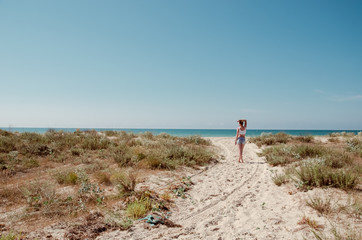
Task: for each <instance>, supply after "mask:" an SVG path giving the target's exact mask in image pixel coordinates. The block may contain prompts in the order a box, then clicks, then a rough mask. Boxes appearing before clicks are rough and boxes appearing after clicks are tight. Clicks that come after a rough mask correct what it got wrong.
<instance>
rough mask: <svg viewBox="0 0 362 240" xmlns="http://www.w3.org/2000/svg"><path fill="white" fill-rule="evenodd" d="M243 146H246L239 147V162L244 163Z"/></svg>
mask: <svg viewBox="0 0 362 240" xmlns="http://www.w3.org/2000/svg"><path fill="white" fill-rule="evenodd" d="M243 145H244V144H238V146H239V162H242V161H243ZM240 160H241V161H240Z"/></svg>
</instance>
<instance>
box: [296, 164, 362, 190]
mask: <svg viewBox="0 0 362 240" xmlns="http://www.w3.org/2000/svg"><path fill="white" fill-rule="evenodd" d="M295 173H296V176H297V179H298V182H299V183H300V184H301V185H302V187H323V186H331V187H336V188H342V189H352V188H354V187H355V186H356V185H357V183H358V177H357V176H356V175H355V174H354V173H353V172H352V171H351V170H335V169H332V168H330V167H328V166H325V165H324V164H323V163H320V162H312V161H309V162H307V163H304V164H302V165H301V166H300V167H299V169H296V170H295Z"/></svg>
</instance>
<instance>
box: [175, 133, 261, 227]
mask: <svg viewBox="0 0 362 240" xmlns="http://www.w3.org/2000/svg"><path fill="white" fill-rule="evenodd" d="M221 140H222V139H221ZM221 140H218V141H215V143H216V144H217V145H219V146H221V147H222V148H223V149H224V150H225V151H226V153H227V157H226V164H228V165H232V164H230V163H233V161H234V160H233V159H232V154H231V151H230V150H229V149H228V148H227V147H226V146H225V145H224V144H223V143H222V142H221ZM249 154H250V153H249ZM244 164H245V163H244ZM253 165H256V167H254V168H253V170H252V172H251V173H249V174H248V177H247V179H245V180H244V181H243V182H242V183H241V184H238V185H236V186H235V185H234V186H233V189H232V190H231V192H229V193H225V192H220V195H221V194H223V196H221V197H220V198H218V199H216V200H215V201H213V202H212V203H211V204H208V205H206V206H204V207H203V208H201V209H199V210H197V211H196V212H192V213H190V214H189V215H187V216H185V217H181V218H179V219H177V220H178V221H185V220H188V219H193V218H195V217H198V216H199V215H202V214H204V213H207V212H210V211H212V210H213V209H215V210H216V211H219V210H220V209H219V208H218V205H223V204H225V202H226V201H227V200H228V198H230V197H231V196H233V195H234V194H235V193H239V194H240V196H239V197H238V200H240V201H241V200H243V199H244V198H245V197H247V196H249V195H250V192H251V189H253V187H254V186H255V185H256V184H257V183H258V182H259V180H260V179H261V178H262V176H263V175H264V173H265V172H266V167H265V166H263V165H262V164H253ZM261 165H262V166H263V167H262V168H263V169H262V171H259V168H261V167H260V166H261ZM232 169H234V171H238V170H235V167H232ZM215 182H216V183H217V182H218V181H217V180H216V181H215ZM250 182H253V183H252V184H251V185H248V184H249V183H250Z"/></svg>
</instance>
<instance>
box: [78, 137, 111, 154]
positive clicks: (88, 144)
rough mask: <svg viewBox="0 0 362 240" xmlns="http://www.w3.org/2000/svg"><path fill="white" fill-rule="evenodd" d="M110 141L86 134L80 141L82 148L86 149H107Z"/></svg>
mask: <svg viewBox="0 0 362 240" xmlns="http://www.w3.org/2000/svg"><path fill="white" fill-rule="evenodd" d="M110 143H111V142H110V141H109V140H108V139H106V138H102V137H99V136H97V135H96V136H92V135H89V136H87V137H86V138H85V139H84V140H83V143H82V148H83V149H86V150H99V149H107V148H108V147H109V146H110Z"/></svg>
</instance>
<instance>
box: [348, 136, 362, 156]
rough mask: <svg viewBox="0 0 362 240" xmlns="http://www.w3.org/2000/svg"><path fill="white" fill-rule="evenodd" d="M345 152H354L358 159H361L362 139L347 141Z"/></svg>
mask: <svg viewBox="0 0 362 240" xmlns="http://www.w3.org/2000/svg"><path fill="white" fill-rule="evenodd" d="M347 150H348V151H350V152H355V153H357V154H358V155H359V156H360V157H362V139H361V138H359V137H358V138H357V137H355V138H352V139H349V140H347Z"/></svg>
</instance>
